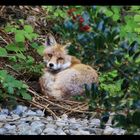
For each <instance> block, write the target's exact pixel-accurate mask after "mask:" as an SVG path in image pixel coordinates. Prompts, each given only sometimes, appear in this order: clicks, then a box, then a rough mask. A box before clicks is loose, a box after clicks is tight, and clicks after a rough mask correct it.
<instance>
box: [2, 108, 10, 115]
mask: <svg viewBox="0 0 140 140" xmlns="http://www.w3.org/2000/svg"><path fill="white" fill-rule="evenodd" d="M0 114H6V115H8V114H9V110H8V109H2V110H1V112H0Z"/></svg>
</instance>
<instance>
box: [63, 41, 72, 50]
mask: <svg viewBox="0 0 140 140" xmlns="http://www.w3.org/2000/svg"><path fill="white" fill-rule="evenodd" d="M70 45H71V42H68V43H67V44H66V45H64V46H63V48H64V49H67V48H68V47H69V46H70Z"/></svg>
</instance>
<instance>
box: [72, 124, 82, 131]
mask: <svg viewBox="0 0 140 140" xmlns="http://www.w3.org/2000/svg"><path fill="white" fill-rule="evenodd" d="M80 127H82V125H81V124H79V123H73V124H70V125H69V128H70V129H73V130H77V129H78V128H80Z"/></svg>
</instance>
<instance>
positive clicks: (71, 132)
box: [69, 129, 80, 135]
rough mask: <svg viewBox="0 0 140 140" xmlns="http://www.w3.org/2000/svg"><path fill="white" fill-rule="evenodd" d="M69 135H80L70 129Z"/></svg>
mask: <svg viewBox="0 0 140 140" xmlns="http://www.w3.org/2000/svg"><path fill="white" fill-rule="evenodd" d="M69 134H70V135H80V132H79V131H77V130H72V129H70V130H69Z"/></svg>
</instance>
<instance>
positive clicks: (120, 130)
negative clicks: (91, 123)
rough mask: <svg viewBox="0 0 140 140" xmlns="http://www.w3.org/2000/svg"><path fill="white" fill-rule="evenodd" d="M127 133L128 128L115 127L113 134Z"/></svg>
mask: <svg viewBox="0 0 140 140" xmlns="http://www.w3.org/2000/svg"><path fill="white" fill-rule="evenodd" d="M125 133H126V130H124V129H122V128H114V131H113V133H112V135H124V134H125Z"/></svg>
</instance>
